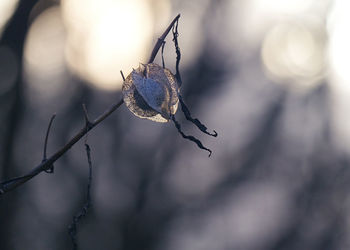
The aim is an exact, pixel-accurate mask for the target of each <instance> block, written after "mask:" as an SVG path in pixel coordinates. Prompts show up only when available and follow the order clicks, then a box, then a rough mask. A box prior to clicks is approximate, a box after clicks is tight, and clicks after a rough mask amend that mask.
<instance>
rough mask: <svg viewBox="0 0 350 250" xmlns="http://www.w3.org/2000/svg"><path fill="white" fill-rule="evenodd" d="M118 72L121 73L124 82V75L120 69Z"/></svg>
mask: <svg viewBox="0 0 350 250" xmlns="http://www.w3.org/2000/svg"><path fill="white" fill-rule="evenodd" d="M120 74H121V75H122V78H123V81H124V82H125V76H124V73H123V71H122V70H121V71H120Z"/></svg>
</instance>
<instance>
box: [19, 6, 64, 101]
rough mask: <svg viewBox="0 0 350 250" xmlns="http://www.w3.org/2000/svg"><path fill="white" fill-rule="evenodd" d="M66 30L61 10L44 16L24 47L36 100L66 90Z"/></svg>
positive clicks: (32, 27)
mask: <svg viewBox="0 0 350 250" xmlns="http://www.w3.org/2000/svg"><path fill="white" fill-rule="evenodd" d="M64 43H65V30H64V26H63V22H62V18H61V12H60V8H59V7H51V8H49V9H47V10H45V11H44V12H42V13H41V14H40V15H39V16H38V17H37V18H36V19H35V20H34V22H33V23H32V25H31V27H30V29H29V32H28V35H27V38H26V41H25V47H24V71H25V76H26V79H27V81H28V83H29V87H30V90H31V91H32V93H33V94H34V96H35V98H39V99H40V100H41V101H42V100H48V99H50V98H52V97H53V96H56V95H59V94H60V93H62V92H63V91H65V90H66V89H65V88H66V84H65V78H64V75H65V73H66V72H65V61H64V53H63V52H64Z"/></svg>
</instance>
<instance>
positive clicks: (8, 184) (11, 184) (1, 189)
mask: <svg viewBox="0 0 350 250" xmlns="http://www.w3.org/2000/svg"><path fill="white" fill-rule="evenodd" d="M179 18H180V14H179V15H177V16H176V17H175V18H174V20H173V21H172V22H171V23H170V25H169V26H168V28H167V29H166V30H165V31H164V33H163V34H162V36H161V37H160V38H158V41H157V43H156V45H155V46H154V48H153V50H152V53H151V57H150V59H149V61H148V63H152V62H153V61H154V58H155V57H156V55H157V53H158V51H159V49H160V47H161V46H162V44H163V42H164V39H165V38H166V36H167V35H168V33H169V32H170V30H171V28H172V26H173V25H174V24H175V22H176V21H177V20H178V19H179ZM123 103H124V100H123V99H121V100H120V101H119V102H118V103H115V104H113V105H112V106H111V107H110V108H109V109H107V110H106V111H105V112H104V113H102V114H101V115H100V116H99V117H97V118H96V119H95V120H94V121H92V122H90V123H89V126H86V124H85V126H84V127H83V128H82V129H80V131H79V132H78V133H77V134H76V135H74V136H73V137H72V138H71V139H70V140H69V142H67V144H66V145H64V146H63V147H62V148H61V149H59V150H58V151H57V152H56V153H55V154H53V155H52V156H51V157H49V158H48V159H47V160H46V161H44V162H41V163H40V164H39V165H37V166H36V167H35V168H33V169H32V170H31V171H30V172H29V173H28V174H26V175H23V176H19V177H16V178H13V179H10V180H7V181H3V182H1V183H0V196H1V195H3V194H4V193H7V192H9V191H12V190H14V189H15V188H17V187H19V186H21V185H22V184H24V183H26V182H27V181H29V180H30V179H32V178H33V177H35V176H36V175H38V174H40V173H41V172H43V171H47V170H49V169H50V168H51V166H52V165H53V163H54V162H55V161H57V160H58V159H59V158H60V157H61V156H62V155H64V154H65V153H66V152H67V151H68V150H69V149H70V148H71V147H72V146H73V145H74V144H75V143H77V142H78V141H79V140H80V139H81V138H82V137H83V136H84V135H85V134H86V133H87V132H89V131H90V130H91V129H93V128H94V127H95V126H97V125H98V124H99V123H100V122H102V121H103V120H104V119H106V118H107V117H108V116H110V115H111V114H112V113H113V112H114V111H115V110H116V109H118V108H119V107H120V106H121V105H122V104H123ZM85 119H86V117H85Z"/></svg>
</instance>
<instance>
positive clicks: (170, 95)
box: [122, 63, 179, 122]
mask: <svg viewBox="0 0 350 250" xmlns="http://www.w3.org/2000/svg"><path fill="white" fill-rule="evenodd" d="M122 91H123V98H124V102H125V104H126V106H127V107H128V109H129V110H130V111H131V112H132V113H133V114H135V115H136V116H138V117H141V118H146V119H150V120H152V121H156V122H168V121H169V119H170V117H171V115H174V114H175V113H176V110H177V107H178V102H179V98H178V85H177V82H176V79H175V76H174V75H173V74H172V73H171V72H170V70H168V69H166V68H163V67H161V66H159V65H157V64H155V63H149V64H140V66H139V67H138V68H137V69H134V70H133V71H132V72H131V73H130V74H129V75H128V76H127V77H126V79H125V81H124V83H123V88H122Z"/></svg>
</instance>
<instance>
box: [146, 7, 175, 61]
mask: <svg viewBox="0 0 350 250" xmlns="http://www.w3.org/2000/svg"><path fill="white" fill-rule="evenodd" d="M179 18H180V14H178V15H177V16H176V17H175V18H174V20H173V21H172V22H171V23H170V25H169V26H168V28H167V29H166V30H165V31H164V33H163V34H162V35H161V36H160V37H159V38H158V41H157V43H156V45H155V46H154V48H153V50H152V53H151V56H150V58H149V60H148V63H152V62H153V61H154V58H156V55H157V53H158V51H159V49H160V47H161V46H162V44H163V42H164V39H165V38H166V36H167V35H168V33H169V32H170V30H171V28H172V27H173V26H174V24H175V22H176V21H177V20H178V19H179Z"/></svg>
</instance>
